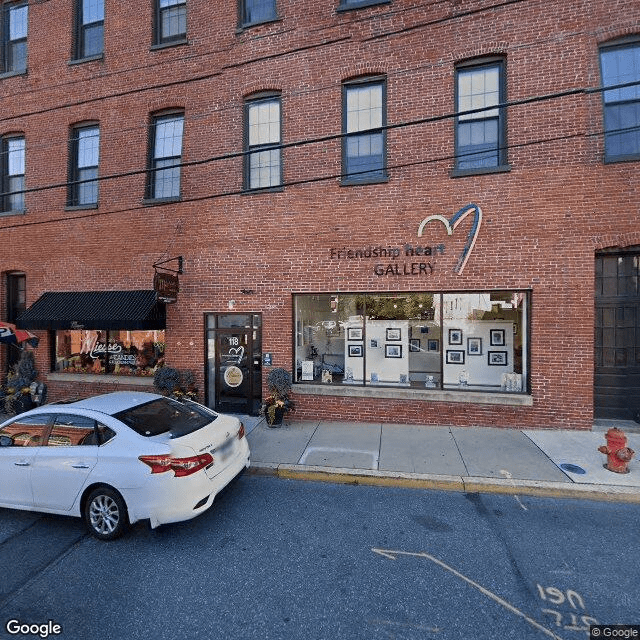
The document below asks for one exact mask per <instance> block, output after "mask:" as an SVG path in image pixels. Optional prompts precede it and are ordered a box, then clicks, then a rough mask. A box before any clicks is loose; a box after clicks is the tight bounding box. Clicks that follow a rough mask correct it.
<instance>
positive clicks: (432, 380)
mask: <svg viewBox="0 0 640 640" xmlns="http://www.w3.org/2000/svg"><path fill="white" fill-rule="evenodd" d="M294 308H295V319H296V322H295V327H296V337H295V358H296V363H295V367H294V371H295V372H296V373H295V380H296V382H298V383H315V384H323V383H324V384H332V385H339V386H344V385H362V386H386V387H399V388H414V389H452V390H453V389H474V390H482V391H504V392H525V391H526V389H527V384H528V383H527V375H528V362H527V353H528V343H527V341H528V314H529V312H528V309H529V295H528V293H527V292H524V291H487V292H479V293H478V292H476V293H465V292H459V293H431V292H419V293H418V292H412V293H395V292H394V293H353V294H348V293H346V294H345V293H332V294H315V295H296V296H294Z"/></svg>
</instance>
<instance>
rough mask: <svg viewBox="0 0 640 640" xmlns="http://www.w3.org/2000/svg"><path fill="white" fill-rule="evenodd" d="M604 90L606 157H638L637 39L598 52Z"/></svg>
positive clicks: (639, 73) (639, 68)
mask: <svg viewBox="0 0 640 640" xmlns="http://www.w3.org/2000/svg"><path fill="white" fill-rule="evenodd" d="M600 66H601V69H602V85H603V87H612V86H617V85H629V86H617V88H615V89H609V90H608V91H604V94H603V101H604V146H605V160H606V161H610V162H615V161H617V160H637V159H638V158H640V42H632V43H627V44H621V45H617V46H612V47H607V48H606V49H602V50H601V51H600Z"/></svg>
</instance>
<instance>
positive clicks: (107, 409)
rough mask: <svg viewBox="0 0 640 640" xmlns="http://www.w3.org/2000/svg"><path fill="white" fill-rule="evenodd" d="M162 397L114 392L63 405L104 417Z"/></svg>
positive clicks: (137, 392)
mask: <svg viewBox="0 0 640 640" xmlns="http://www.w3.org/2000/svg"><path fill="white" fill-rule="evenodd" d="M163 397H164V396H161V395H158V394H157V393H146V392H144V391H114V392H113V393H105V394H102V395H99V396H91V397H90V398H85V399H84V400H78V401H77V402H70V403H69V404H65V405H64V406H65V407H66V408H77V409H89V410H91V411H99V412H100V413H104V414H106V415H109V416H112V415H115V414H116V413H119V412H120V411H124V410H125V409H131V407H135V406H138V405H141V404H146V403H147V402H151V401H152V400H156V399H157V398H163Z"/></svg>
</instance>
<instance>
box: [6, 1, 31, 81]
mask: <svg viewBox="0 0 640 640" xmlns="http://www.w3.org/2000/svg"><path fill="white" fill-rule="evenodd" d="M28 12H29V8H28V6H27V3H26V2H14V3H10V4H5V5H4V10H3V16H2V17H3V20H2V29H3V31H2V45H3V46H2V49H3V50H2V61H3V71H4V72H5V73H23V72H24V71H26V70H27V23H28V15H29V13H28Z"/></svg>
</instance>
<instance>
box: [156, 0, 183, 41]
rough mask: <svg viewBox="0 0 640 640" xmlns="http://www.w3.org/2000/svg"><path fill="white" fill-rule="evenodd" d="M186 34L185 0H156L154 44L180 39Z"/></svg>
mask: <svg viewBox="0 0 640 640" xmlns="http://www.w3.org/2000/svg"><path fill="white" fill-rule="evenodd" d="M186 35H187V2H186V0H158V5H157V7H156V44H164V43H167V42H173V41H175V40H182V39H184V38H185V36H186Z"/></svg>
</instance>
